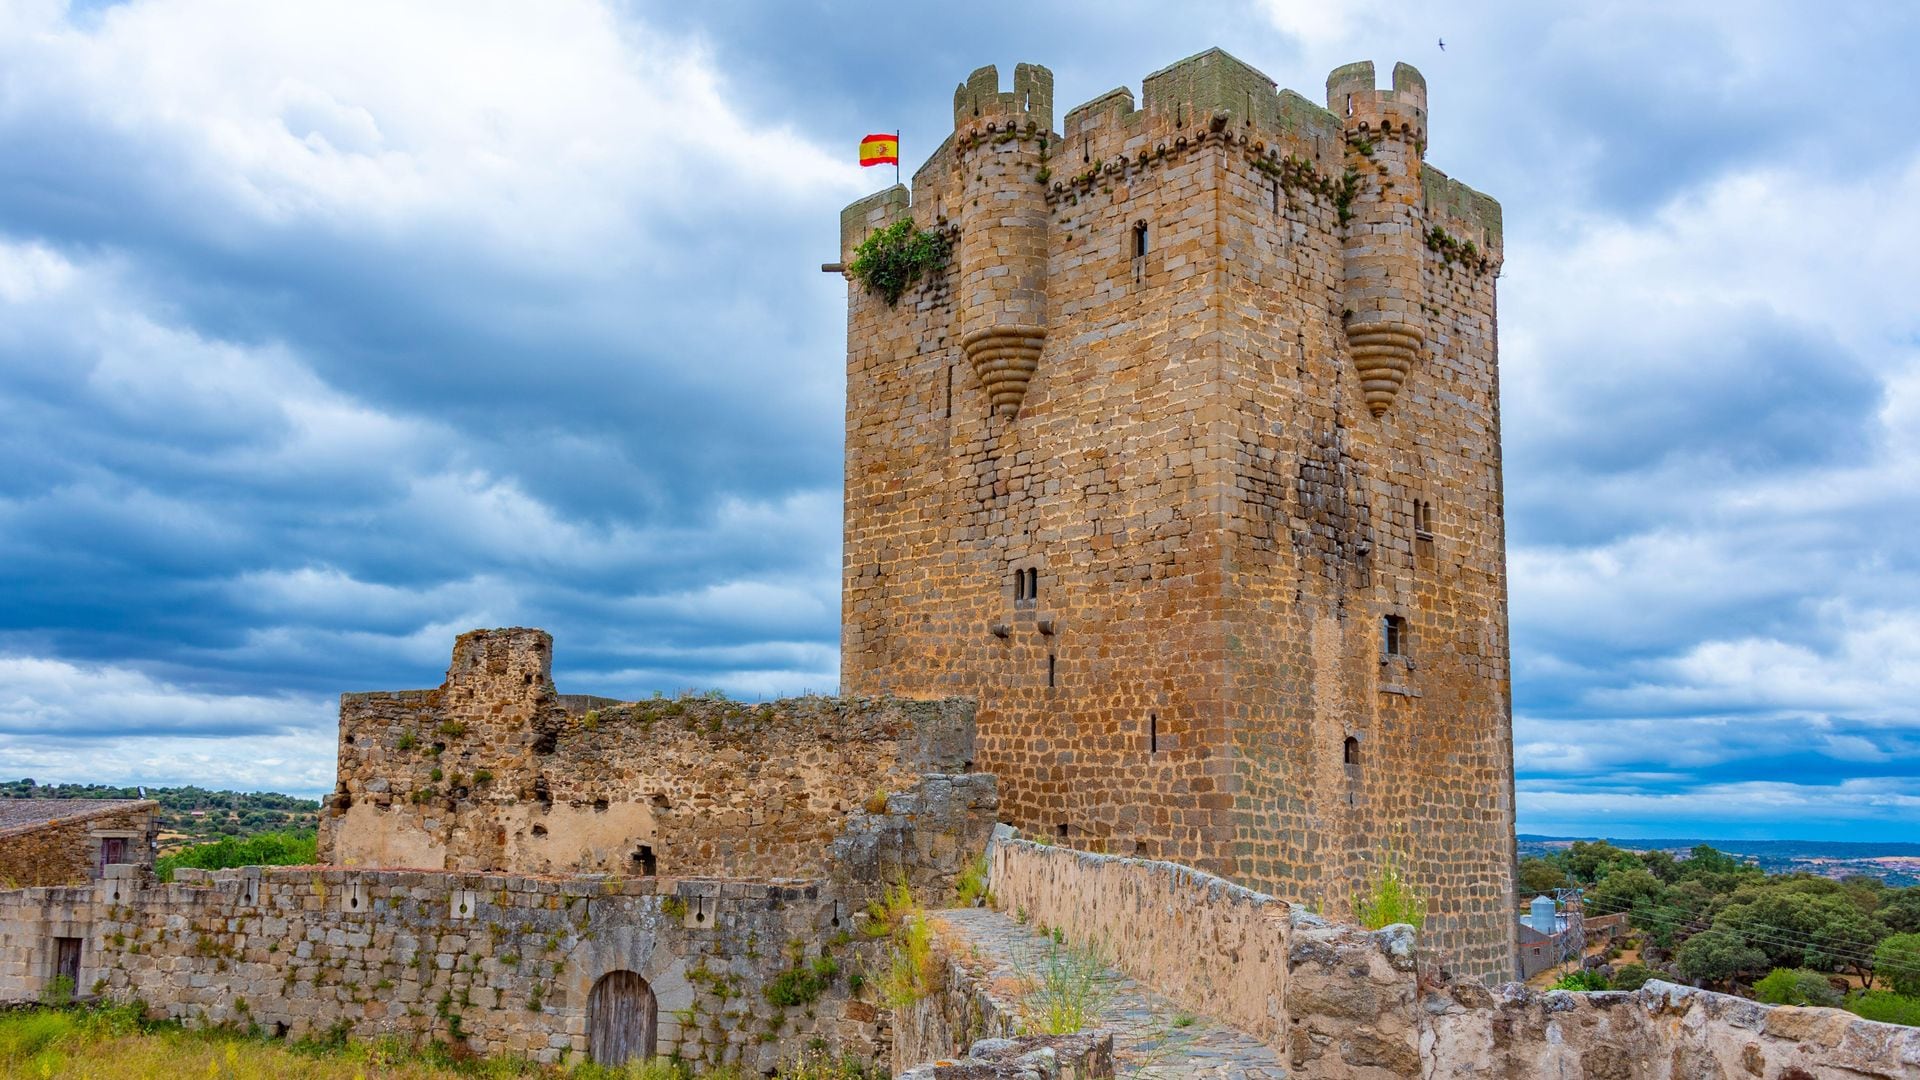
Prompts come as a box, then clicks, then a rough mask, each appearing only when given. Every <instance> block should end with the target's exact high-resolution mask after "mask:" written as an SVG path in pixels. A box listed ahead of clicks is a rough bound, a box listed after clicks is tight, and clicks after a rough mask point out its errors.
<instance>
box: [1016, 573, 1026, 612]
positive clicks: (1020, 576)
mask: <svg viewBox="0 0 1920 1080" xmlns="http://www.w3.org/2000/svg"><path fill="white" fill-rule="evenodd" d="M1026 603H1027V572H1026V571H1025V570H1019V569H1016V570H1014V572H1013V606H1014V607H1024V606H1026Z"/></svg>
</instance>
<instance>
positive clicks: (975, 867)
mask: <svg viewBox="0 0 1920 1080" xmlns="http://www.w3.org/2000/svg"><path fill="white" fill-rule="evenodd" d="M954 888H955V890H956V891H957V892H958V894H959V896H958V902H959V905H960V906H961V907H977V906H978V905H980V904H981V903H985V904H988V905H991V904H992V903H993V894H992V893H990V892H988V891H987V853H986V852H984V851H983V852H981V853H980V855H979V857H978V858H976V859H974V860H973V861H972V862H970V863H968V864H967V865H966V866H965V867H964V868H963V869H961V871H960V880H959V881H957V882H955V884H954Z"/></svg>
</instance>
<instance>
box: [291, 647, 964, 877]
mask: <svg viewBox="0 0 1920 1080" xmlns="http://www.w3.org/2000/svg"><path fill="white" fill-rule="evenodd" d="M552 651H553V648H552V639H551V638H550V637H549V636H548V635H547V634H545V633H544V632H541V631H538V630H524V629H513V630H492V631H474V632H472V633H469V634H464V635H462V636H461V637H460V639H459V641H458V643H457V644H456V645H455V647H454V656H453V663H452V664H451V666H450V667H449V669H448V671H447V679H446V682H445V683H443V684H442V685H441V686H440V687H438V688H436V689H433V690H416V691H402V692H398V693H372V694H348V695H345V696H343V697H342V698H341V702H340V762H339V784H338V787H337V789H336V791H335V793H334V794H333V795H331V796H330V797H329V798H328V800H327V810H326V812H325V813H324V814H323V815H322V824H321V847H320V854H321V858H322V859H323V860H325V861H329V862H333V863H338V864H341V865H349V866H387V867H425V868H430V869H445V870H489V871H493V870H504V871H511V872H519V873H541V874H557V873H616V874H624V875H628V876H644V875H648V874H672V875H725V876H747V877H773V876H803V877H821V878H828V877H831V878H832V879H833V880H834V881H835V882H836V883H837V884H838V885H839V886H840V887H842V889H843V890H844V889H853V888H857V887H872V886H875V885H877V884H884V883H886V882H890V881H893V880H897V879H898V878H900V877H905V878H907V879H908V880H909V881H910V882H912V883H913V884H914V885H915V887H916V889H917V890H918V891H919V892H920V894H921V895H924V896H926V897H927V898H928V899H931V900H938V899H939V897H940V896H941V895H942V894H943V892H944V891H945V890H947V889H949V888H950V883H951V878H952V876H953V874H954V873H955V872H956V871H957V870H958V869H959V867H960V865H961V864H962V863H963V862H964V860H965V858H966V857H967V854H968V853H970V852H971V853H977V852H978V851H979V850H980V849H981V848H982V847H983V846H984V844H985V840H986V835H987V831H988V829H990V828H991V826H992V823H993V817H994V810H995V807H996V805H997V797H996V789H995V785H994V778H993V777H991V776H987V775H982V774H973V775H968V770H969V769H970V768H971V764H972V755H973V706H972V705H971V703H969V702H966V701H961V700H943V701H903V700H899V699H895V698H884V697H882V698H859V699H840V698H826V697H805V698H793V699H788V700H784V701H775V702H767V703H763V704H754V705H749V704H742V703H740V702H734V701H726V700H715V699H710V698H672V699H656V700H651V701H638V702H616V701H612V700H611V699H605V698H590V697H582V696H575V695H561V694H559V693H557V692H556V691H555V689H554V685H553V680H552V676H551V662H552Z"/></svg>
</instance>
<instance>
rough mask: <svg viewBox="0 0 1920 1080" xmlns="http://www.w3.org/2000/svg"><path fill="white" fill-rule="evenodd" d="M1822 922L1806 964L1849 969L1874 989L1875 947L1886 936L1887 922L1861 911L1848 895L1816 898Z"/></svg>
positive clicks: (1808, 946)
mask: <svg viewBox="0 0 1920 1080" xmlns="http://www.w3.org/2000/svg"><path fill="white" fill-rule="evenodd" d="M1813 903H1814V906H1815V909H1816V910H1817V911H1819V912H1820V913H1821V919H1820V925H1819V927H1818V928H1817V929H1815V930H1814V932H1813V940H1812V941H1810V942H1808V944H1807V950H1806V957H1807V966H1809V967H1816V968H1822V969H1825V970H1829V971H1849V972H1852V973H1853V974H1855V975H1858V976H1860V978H1861V980H1862V981H1864V982H1865V983H1866V986H1867V989H1869V990H1871V989H1872V988H1873V975H1874V968H1875V961H1874V959H1873V957H1874V948H1875V947H1876V946H1877V945H1879V944H1880V942H1881V940H1882V939H1884V938H1885V937H1886V936H1887V924H1885V923H1883V922H1881V921H1880V920H1879V919H1876V918H1874V917H1873V916H1871V915H1868V914H1865V913H1864V912H1862V911H1861V910H1860V909H1859V907H1857V906H1855V905H1854V903H1853V902H1852V900H1851V898H1849V897H1847V896H1844V895H1842V896H1823V897H1816V898H1815V899H1814V901H1813Z"/></svg>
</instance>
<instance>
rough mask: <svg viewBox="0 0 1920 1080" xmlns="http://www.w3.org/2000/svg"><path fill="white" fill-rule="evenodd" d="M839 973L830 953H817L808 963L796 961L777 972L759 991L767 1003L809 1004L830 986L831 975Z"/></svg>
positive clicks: (786, 1005)
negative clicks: (822, 954)
mask: <svg viewBox="0 0 1920 1080" xmlns="http://www.w3.org/2000/svg"><path fill="white" fill-rule="evenodd" d="M838 974H840V964H839V962H838V961H836V960H835V959H834V958H833V957H831V956H816V957H814V959H813V962H812V963H810V964H795V965H794V966H793V967H790V968H788V969H787V970H785V971H783V972H781V973H780V974H779V975H776V976H775V977H774V979H773V981H772V982H770V983H768V984H767V985H766V986H765V987H764V988H763V989H762V990H761V991H760V993H761V994H762V996H764V997H765V998H766V999H767V1003H768V1004H770V1005H778V1006H779V1007H780V1008H783V1009H790V1008H793V1007H794V1006H796V1005H810V1004H812V1003H813V1000H814V999H815V998H817V997H819V996H820V995H821V994H823V993H825V992H826V990H827V987H829V986H832V985H833V980H834V976H836V975H838Z"/></svg>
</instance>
